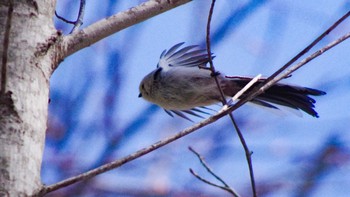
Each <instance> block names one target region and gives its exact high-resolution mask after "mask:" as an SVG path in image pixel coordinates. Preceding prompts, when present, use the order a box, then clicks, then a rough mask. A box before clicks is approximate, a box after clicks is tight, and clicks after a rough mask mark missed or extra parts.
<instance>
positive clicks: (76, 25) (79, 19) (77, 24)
mask: <svg viewBox="0 0 350 197" xmlns="http://www.w3.org/2000/svg"><path fill="white" fill-rule="evenodd" d="M85 4H86V2H85V0H80V6H79V13H78V17H77V20H76V21H75V23H74V27H73V29H72V31H71V32H70V33H74V32H76V31H77V30H78V29H79V27H80V26H81V25H82V24H83V18H84V13H85Z"/></svg>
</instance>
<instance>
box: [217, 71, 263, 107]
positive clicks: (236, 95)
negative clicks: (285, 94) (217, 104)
mask: <svg viewBox="0 0 350 197" xmlns="http://www.w3.org/2000/svg"><path fill="white" fill-rule="evenodd" d="M260 78H261V74H258V75H257V76H255V77H254V78H253V79H251V80H250V81H249V83H247V85H245V86H244V87H243V88H242V89H241V90H240V91H238V92H237V93H236V94H235V95H234V96H233V97H232V98H231V99H230V100H229V102H228V103H227V104H226V105H224V106H223V107H222V109H221V110H224V109H226V108H228V107H229V106H230V105H231V104H232V103H233V102H234V101H236V100H237V99H238V98H239V97H241V96H242V95H243V94H244V93H245V92H246V91H247V90H248V89H249V88H250V87H252V86H253V85H254V84H255V83H256V82H257V81H259V79H260Z"/></svg>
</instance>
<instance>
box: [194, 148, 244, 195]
mask: <svg viewBox="0 0 350 197" xmlns="http://www.w3.org/2000/svg"><path fill="white" fill-rule="evenodd" d="M188 149H189V150H190V151H191V152H193V153H194V154H195V155H196V156H197V157H198V159H199V161H200V162H201V164H202V166H203V167H204V168H205V169H206V170H207V171H208V172H209V174H211V175H212V176H213V177H215V179H217V180H218V181H220V182H221V183H222V184H223V185H224V186H221V185H217V184H215V183H212V182H210V181H208V180H206V179H204V178H202V177H201V176H199V175H198V174H197V173H195V172H194V171H193V170H192V169H191V168H190V172H191V174H192V175H193V176H195V177H196V178H197V179H199V180H201V181H203V182H204V183H207V184H209V185H212V186H214V187H218V188H220V189H223V190H225V191H227V192H229V193H231V194H232V195H233V196H239V195H238V193H237V192H235V191H234V190H233V189H232V188H231V187H230V186H229V185H228V184H227V183H226V182H225V181H224V180H223V179H222V178H220V177H219V176H218V175H216V174H215V173H214V171H213V170H212V169H211V168H210V167H209V166H208V164H207V163H206V162H205V160H204V158H203V157H202V156H201V155H200V154H199V153H198V152H196V151H195V150H194V149H193V148H191V147H188Z"/></svg>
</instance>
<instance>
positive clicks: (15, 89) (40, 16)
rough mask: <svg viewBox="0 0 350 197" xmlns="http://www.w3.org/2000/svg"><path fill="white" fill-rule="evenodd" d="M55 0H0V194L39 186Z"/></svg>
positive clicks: (22, 193) (24, 192) (28, 191)
mask: <svg viewBox="0 0 350 197" xmlns="http://www.w3.org/2000/svg"><path fill="white" fill-rule="evenodd" d="M54 7H55V1H52V0H40V1H39V0H37V1H35V0H17V1H16V0H12V1H11V0H2V1H0V59H1V61H0V196H28V195H31V194H32V193H33V192H34V191H35V190H37V189H39V188H40V187H41V180H40V168H41V161H42V154H43V148H44V141H45V131H46V123H47V113H48V112H47V110H48V95H49V77H50V75H51V70H52V69H51V68H52V65H53V64H52V62H53V60H52V59H53V58H51V57H50V55H48V54H47V53H46V52H47V50H48V49H49V48H50V46H51V45H52V43H53V42H55V40H56V37H57V33H56V31H55V29H54V26H53V19H52V18H53V14H54Z"/></svg>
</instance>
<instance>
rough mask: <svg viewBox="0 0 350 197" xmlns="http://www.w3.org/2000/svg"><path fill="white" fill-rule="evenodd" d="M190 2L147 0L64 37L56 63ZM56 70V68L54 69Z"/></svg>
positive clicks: (187, 0) (188, 0) (59, 45)
mask: <svg viewBox="0 0 350 197" xmlns="http://www.w3.org/2000/svg"><path fill="white" fill-rule="evenodd" d="M190 1H191V0H158V1H154V0H149V1H146V2H144V3H142V4H140V5H138V6H136V7H132V8H130V9H128V10H126V11H123V12H119V13H117V14H115V15H113V16H110V17H108V18H105V19H102V20H100V21H98V22H96V23H94V24H92V25H90V26H88V27H86V28H84V29H82V30H80V31H76V32H73V33H72V34H70V35H67V36H64V37H63V39H62V40H61V42H59V43H58V45H57V47H58V48H59V49H60V50H61V51H59V52H60V54H59V55H58V58H57V62H61V61H62V60H63V59H64V58H66V57H67V56H69V55H71V54H73V53H75V52H77V51H78V50H80V49H82V48H85V47H88V46H90V45H92V44H94V43H96V42H98V41H99V40H101V39H103V38H106V37H108V36H110V35H112V34H114V33H116V32H119V31H121V30H123V29H125V28H127V27H130V26H132V25H135V24H137V23H140V22H142V21H145V20H147V19H149V18H151V17H153V16H156V15H158V14H161V13H163V12H166V11H168V10H170V9H173V8H175V7H177V6H180V5H183V4H185V3H188V2H190ZM54 69H56V68H54Z"/></svg>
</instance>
